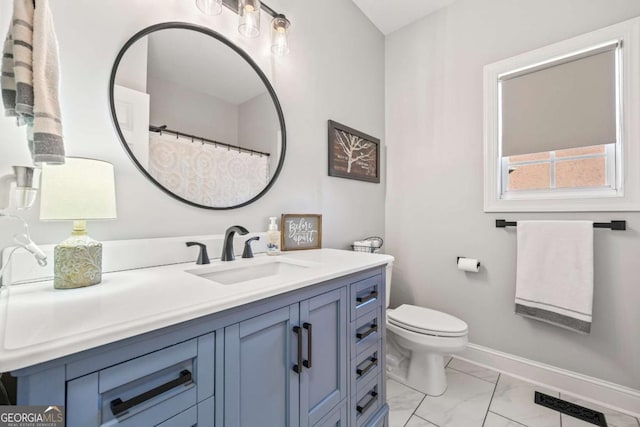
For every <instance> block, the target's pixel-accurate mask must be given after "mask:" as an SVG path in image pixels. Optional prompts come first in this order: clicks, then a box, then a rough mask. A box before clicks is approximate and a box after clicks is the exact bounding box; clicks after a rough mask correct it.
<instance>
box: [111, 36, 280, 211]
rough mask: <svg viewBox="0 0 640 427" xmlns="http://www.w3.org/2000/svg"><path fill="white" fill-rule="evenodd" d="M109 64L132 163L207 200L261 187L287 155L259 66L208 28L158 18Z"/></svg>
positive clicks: (242, 195) (226, 200) (169, 186)
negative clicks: (111, 67)
mask: <svg viewBox="0 0 640 427" xmlns="http://www.w3.org/2000/svg"><path fill="white" fill-rule="evenodd" d="M118 59H119V61H118V60H116V65H115V66H114V71H113V74H112V88H111V90H112V93H111V95H112V113H113V114H114V115H115V117H114V121H115V122H116V123H117V128H118V130H119V133H120V134H121V137H122V139H123V144H124V146H125V148H126V149H127V151H128V153H129V154H130V156H131V157H132V159H134V161H135V162H136V164H137V165H138V167H139V168H140V169H141V170H142V171H143V172H144V173H145V174H146V175H147V176H148V177H150V178H151V179H152V180H153V181H154V182H155V183H156V184H158V185H160V186H161V188H162V189H163V190H165V191H166V192H168V193H170V194H171V195H173V196H174V197H177V198H179V199H181V200H183V201H185V202H187V203H190V204H192V205H196V206H200V207H206V208H211V209H229V208H232V207H238V206H243V205H246V204H248V203H251V202H252V201H254V200H256V199H257V198H258V197H260V196H262V195H263V194H264V193H265V192H266V191H267V190H268V189H269V187H270V186H271V184H272V183H273V181H274V180H275V178H276V177H277V175H278V173H279V171H280V168H281V166H282V161H283V157H284V149H285V143H284V137H285V135H284V120H283V118H282V113H281V110H280V106H279V104H278V101H277V98H276V97H275V93H274V91H273V89H272V88H271V86H270V84H269V83H268V81H267V79H266V77H265V76H264V74H263V73H262V72H261V71H260V70H259V68H258V67H257V66H256V65H255V63H253V61H251V60H250V58H249V57H248V56H247V55H246V54H245V53H244V52H242V51H241V50H239V49H238V48H236V47H235V46H234V45H232V44H231V42H229V41H228V40H226V39H224V38H223V37H222V36H220V35H218V34H217V33H214V32H212V31H210V30H208V29H204V28H201V27H196V26H192V25H190V24H161V25H157V26H154V27H150V28H149V29H147V30H143V31H142V32H140V33H138V35H136V36H134V38H133V39H132V40H131V41H130V42H129V43H127V45H126V46H125V48H123V50H122V51H121V54H120V56H119V57H118Z"/></svg>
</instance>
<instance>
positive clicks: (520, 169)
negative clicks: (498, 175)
mask: <svg viewBox="0 0 640 427" xmlns="http://www.w3.org/2000/svg"><path fill="white" fill-rule="evenodd" d="M615 187H616V176H615V144H606V145H596V146H591V147H579V148H572V149H567V150H557V151H547V152H544V153H533V154H523V155H517V156H509V157H503V158H502V195H503V197H512V198H513V197H515V198H517V197H521V196H522V195H523V194H525V195H526V193H528V194H533V193H534V192H538V193H539V194H540V193H544V192H545V191H550V190H560V191H563V190H565V191H566V190H574V191H592V192H593V191H600V192H603V191H604V192H606V191H609V192H612V191H615Z"/></svg>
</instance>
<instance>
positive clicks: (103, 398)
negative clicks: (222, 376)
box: [67, 333, 214, 427]
mask: <svg viewBox="0 0 640 427" xmlns="http://www.w3.org/2000/svg"><path fill="white" fill-rule="evenodd" d="M213 338H214V334H213V333H212V334H209V335H205V336H202V337H200V338H198V339H192V340H189V341H185V342H183V343H180V344H176V345H174V346H171V347H167V348H164V349H162V350H158V351H156V352H153V353H149V354H147V355H145V356H141V357H138V358H136V359H133V360H130V361H127V362H124V363H121V364H118V365H115V366H112V367H110V368H107V369H103V370H101V371H98V372H95V373H93V374H89V375H85V376H84V377H80V378H77V379H75V380H72V381H69V382H68V383H67V411H68V412H67V413H68V414H69V418H68V426H69V427H73V426H80V427H88V426H102V425H114V424H117V425H119V426H140V425H149V426H153V425H157V424H160V423H162V422H164V421H168V420H170V419H171V418H172V417H175V416H176V414H180V415H181V416H184V417H186V416H187V415H182V413H183V412H184V411H187V410H188V409H189V408H191V407H192V406H195V405H196V403H197V402H198V383H199V382H200V381H199V380H198V379H202V381H203V382H206V380H205V379H208V377H209V376H210V377H211V378H210V379H208V380H209V381H211V380H213V377H212V375H207V373H212V370H213V366H202V367H201V369H200V370H199V369H198V363H197V360H198V348H199V346H200V347H201V348H203V349H204V347H211V349H209V350H208V351H203V353H205V354H206V353H212V351H213V346H214V339H213ZM208 359H210V357H207V356H205V357H204V360H203V361H205V360H208ZM208 364H209V363H205V365H208ZM204 388H205V389H210V390H211V391H212V390H213V387H208V386H206V385H205V387H204ZM211 394H212V393H211ZM95 408H98V409H99V416H98V417H96V412H95ZM196 412H197V410H196ZM169 425H171V424H169Z"/></svg>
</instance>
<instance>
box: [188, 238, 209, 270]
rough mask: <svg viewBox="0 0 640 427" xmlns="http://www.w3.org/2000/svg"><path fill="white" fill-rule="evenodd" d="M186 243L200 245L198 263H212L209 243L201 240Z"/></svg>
mask: <svg viewBox="0 0 640 427" xmlns="http://www.w3.org/2000/svg"><path fill="white" fill-rule="evenodd" d="M186 245H187V246H199V247H200V253H199V254H198V259H197V260H196V264H198V265H203V264H211V262H210V261H209V254H207V245H205V244H204V243H199V242H187V243H186Z"/></svg>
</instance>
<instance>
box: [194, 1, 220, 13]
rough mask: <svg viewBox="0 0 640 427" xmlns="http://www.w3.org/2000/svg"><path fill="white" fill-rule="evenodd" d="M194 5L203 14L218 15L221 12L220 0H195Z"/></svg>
mask: <svg viewBox="0 0 640 427" xmlns="http://www.w3.org/2000/svg"><path fill="white" fill-rule="evenodd" d="M196 6H197V7H198V9H200V12H202V13H204V14H205V15H220V14H221V13H222V0H196Z"/></svg>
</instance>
